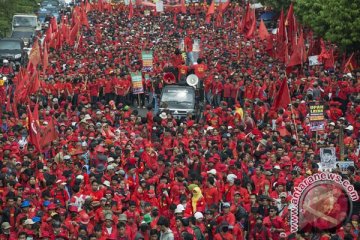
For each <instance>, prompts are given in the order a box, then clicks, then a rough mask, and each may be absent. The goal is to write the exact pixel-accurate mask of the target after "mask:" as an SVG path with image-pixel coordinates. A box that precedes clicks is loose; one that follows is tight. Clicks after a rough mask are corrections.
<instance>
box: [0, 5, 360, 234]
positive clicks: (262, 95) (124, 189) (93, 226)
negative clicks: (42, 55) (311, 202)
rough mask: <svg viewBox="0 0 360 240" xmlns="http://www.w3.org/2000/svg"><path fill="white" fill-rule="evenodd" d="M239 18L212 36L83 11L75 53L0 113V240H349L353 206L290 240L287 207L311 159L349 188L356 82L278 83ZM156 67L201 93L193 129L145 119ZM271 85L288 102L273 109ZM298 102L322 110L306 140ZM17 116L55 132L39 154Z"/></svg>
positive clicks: (358, 120) (260, 44)
mask: <svg viewBox="0 0 360 240" xmlns="http://www.w3.org/2000/svg"><path fill="white" fill-rule="evenodd" d="M243 8H244V6H239V5H236V4H231V5H230V6H229V7H228V9H227V11H226V13H225V14H224V16H223V18H222V22H221V24H219V23H217V24H213V23H212V22H211V23H210V24H207V23H206V22H205V13H206V10H205V9H206V8H205V7H204V6H202V5H198V6H192V7H189V8H188V10H187V11H188V13H187V14H181V13H179V12H174V11H165V12H163V13H155V12H154V10H153V11H147V9H146V8H145V7H139V6H137V7H135V9H134V16H132V17H131V18H129V16H128V15H129V14H128V10H127V9H128V7H125V6H122V7H118V8H117V7H114V9H113V10H112V11H104V12H102V11H98V10H94V9H93V10H91V11H89V12H88V18H89V22H90V27H89V28H87V27H82V31H81V36H82V37H81V40H80V41H79V42H78V44H76V45H75V46H74V47H70V46H68V45H67V44H66V43H64V44H62V46H61V47H56V48H51V50H50V52H49V61H50V63H51V64H50V65H51V66H50V67H49V68H48V69H47V70H46V72H45V74H44V75H42V76H41V87H40V89H39V91H38V92H37V94H34V95H32V96H29V102H28V103H27V104H23V105H21V104H19V106H18V113H19V118H16V116H15V115H14V113H13V112H8V111H6V110H5V109H6V104H5V103H2V107H3V109H2V113H1V120H0V121H1V128H0V138H1V141H0V156H1V161H0V169H1V173H0V192H1V199H0V200H1V201H2V204H1V219H0V221H1V235H0V239H51V240H53V239H82V240H85V239H89V240H90V239H91V240H93V239H103V240H105V239H119V240H125V239H127V240H134V239H135V240H140V239H144V240H148V239H154V240H155V239H161V240H171V239H175V240H177V239H189V240H190V239H216V240H221V239H226V240H230V239H237V240H240V239H249V240H253V239H256V240H265V239H272V240H279V239H358V235H359V226H358V223H359V212H358V209H357V208H356V206H357V205H356V203H354V208H353V212H352V213H351V216H350V217H349V219H348V221H345V222H342V223H341V224H338V225H337V226H336V227H335V228H332V229H328V228H327V227H326V225H325V226H322V227H319V226H317V227H316V226H308V227H307V228H304V229H300V231H298V232H297V233H291V231H290V225H291V216H290V209H291V206H292V204H291V199H292V194H293V192H294V187H296V186H297V184H299V183H300V182H301V181H302V180H303V179H304V178H305V177H307V176H311V175H313V174H315V173H318V172H320V171H321V165H320V155H319V154H320V148H321V147H335V148H336V156H337V158H338V159H340V157H341V158H343V160H346V161H353V162H354V166H350V167H348V168H347V169H338V168H334V169H333V170H332V171H333V172H336V173H338V174H340V175H341V176H342V177H343V179H348V180H349V181H350V182H351V184H353V185H354V187H355V190H356V191H358V190H360V177H359V172H358V167H359V161H358V160H359V146H360V145H359V127H360V105H359V101H360V95H359V93H360V84H359V83H360V81H359V80H360V72H353V73H352V75H351V74H347V75H345V74H343V73H342V70H341V68H339V66H338V65H337V66H336V68H335V69H330V70H325V69H324V68H323V67H322V66H321V65H319V66H309V65H308V64H304V65H303V66H301V67H300V66H299V68H296V71H293V72H292V73H290V74H289V73H286V68H285V66H284V64H283V63H282V62H280V61H277V60H276V59H275V58H274V57H272V53H271V49H268V48H267V43H266V41H265V42H264V41H260V40H259V39H258V38H257V37H254V38H253V39H247V38H245V36H244V34H241V33H239V32H238V23H237V22H236V19H237V16H238V15H240V14H242V11H243ZM182 39H184V44H185V51H186V52H188V53H189V52H191V47H192V43H193V41H194V39H199V40H200V50H201V51H200V55H199V59H197V60H196V62H195V63H194V62H192V61H195V60H194V59H193V58H192V57H191V55H188V58H187V59H184V58H183V56H182V55H181V51H180V50H179V49H178V48H179V46H180V42H181V40H182ZM142 50H152V51H153V53H154V59H153V64H154V65H153V70H152V71H151V72H149V73H148V74H149V76H150V77H149V78H148V79H145V78H144V80H143V87H144V94H140V96H137V95H135V94H132V83H131V77H130V73H131V72H137V71H141V70H142V61H141V51H142ZM169 69H170V70H171V71H172V72H173V73H175V75H176V76H175V77H176V79H177V80H178V81H180V80H183V79H184V78H185V77H186V76H187V75H188V74H191V73H195V74H196V75H197V76H198V78H199V79H200V82H201V83H202V84H203V89H204V92H205V94H204V96H205V98H204V99H205V105H204V111H203V117H202V118H201V119H200V120H199V121H194V116H191V114H189V115H188V116H187V117H186V118H184V119H174V117H173V116H172V115H171V113H170V112H168V111H166V110H165V111H163V112H153V107H154V106H155V105H154V102H156V101H154V98H157V97H158V96H159V94H160V93H161V89H162V87H163V86H164V84H166V83H164V81H163V75H164V71H165V70H169ZM284 78H287V83H288V86H289V92H290V96H291V104H290V105H289V106H288V107H285V108H277V109H274V108H273V104H272V103H273V100H274V99H275V98H276V96H277V94H278V90H279V87H280V85H281V83H282V80H283V79H284ZM199 101H202V99H199ZM310 102H317V103H321V104H323V105H324V116H325V120H324V125H325V126H324V130H322V131H318V132H314V131H311V128H310V124H311V123H310V119H309V103H310ZM27 105H30V106H31V109H34V106H35V105H36V106H37V105H38V106H39V110H38V112H39V114H38V115H39V123H40V125H41V126H46V125H47V124H49V122H50V121H54V123H55V125H56V129H57V132H58V138H57V139H56V140H54V141H52V142H51V143H48V145H47V146H46V147H44V149H42V151H41V152H39V151H38V150H37V149H36V148H35V146H34V145H33V144H31V142H30V140H29V137H28V136H29V133H28V132H29V131H28V130H29V129H28V127H27V114H26V106H27ZM134 105H135V106H137V107H139V108H142V107H146V108H147V113H146V116H141V114H140V110H139V109H137V108H136V107H133V106H134ZM341 138H343V140H342V139H341ZM335 237H338V238H335Z"/></svg>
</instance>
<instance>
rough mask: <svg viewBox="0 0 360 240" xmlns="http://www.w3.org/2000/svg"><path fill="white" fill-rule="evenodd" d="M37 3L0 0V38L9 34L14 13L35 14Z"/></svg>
mask: <svg viewBox="0 0 360 240" xmlns="http://www.w3.org/2000/svg"><path fill="white" fill-rule="evenodd" d="M39 2H40V0H0V37H1V36H3V37H4V36H6V35H7V34H8V33H9V31H10V29H11V20H12V16H13V15H14V14H15V13H35V11H36V9H37V8H38V7H39V6H38V5H37V3H39Z"/></svg>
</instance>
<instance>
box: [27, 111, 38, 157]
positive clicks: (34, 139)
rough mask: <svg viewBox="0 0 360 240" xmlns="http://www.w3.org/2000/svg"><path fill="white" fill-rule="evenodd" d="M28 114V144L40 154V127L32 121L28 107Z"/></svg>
mask: <svg viewBox="0 0 360 240" xmlns="http://www.w3.org/2000/svg"><path fill="white" fill-rule="evenodd" d="M27 114H28V130H29V142H30V143H31V144H33V145H34V146H35V148H36V149H37V150H38V151H39V152H41V148H40V143H39V142H40V141H39V140H40V126H39V123H38V122H37V121H36V120H35V119H34V117H33V115H32V113H31V110H30V107H29V106H28V109H27Z"/></svg>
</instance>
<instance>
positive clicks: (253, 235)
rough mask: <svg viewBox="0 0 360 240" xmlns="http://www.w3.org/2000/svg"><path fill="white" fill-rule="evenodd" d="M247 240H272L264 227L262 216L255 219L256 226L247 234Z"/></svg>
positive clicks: (268, 231)
mask: <svg viewBox="0 0 360 240" xmlns="http://www.w3.org/2000/svg"><path fill="white" fill-rule="evenodd" d="M249 240H272V235H271V232H270V230H269V229H268V228H266V227H265V226H264V224H263V218H262V216H258V217H257V218H256V224H255V226H254V227H253V228H252V230H251V232H250V234H249Z"/></svg>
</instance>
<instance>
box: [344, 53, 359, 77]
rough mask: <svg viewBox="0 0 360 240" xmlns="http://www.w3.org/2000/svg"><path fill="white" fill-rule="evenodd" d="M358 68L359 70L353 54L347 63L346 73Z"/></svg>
mask: <svg viewBox="0 0 360 240" xmlns="http://www.w3.org/2000/svg"><path fill="white" fill-rule="evenodd" d="M357 68H358V66H357V63H356V60H355V57H354V53H352V54H351V56H350V57H349V58H348V60H347V61H346V63H345V66H344V73H350V72H352V71H354V70H355V69H357Z"/></svg>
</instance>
